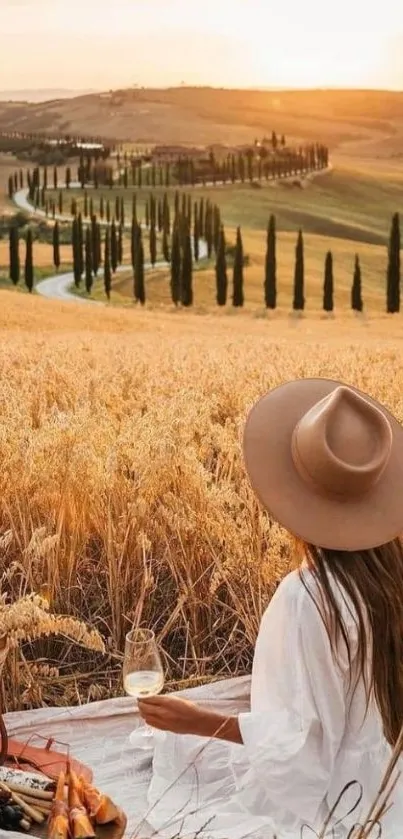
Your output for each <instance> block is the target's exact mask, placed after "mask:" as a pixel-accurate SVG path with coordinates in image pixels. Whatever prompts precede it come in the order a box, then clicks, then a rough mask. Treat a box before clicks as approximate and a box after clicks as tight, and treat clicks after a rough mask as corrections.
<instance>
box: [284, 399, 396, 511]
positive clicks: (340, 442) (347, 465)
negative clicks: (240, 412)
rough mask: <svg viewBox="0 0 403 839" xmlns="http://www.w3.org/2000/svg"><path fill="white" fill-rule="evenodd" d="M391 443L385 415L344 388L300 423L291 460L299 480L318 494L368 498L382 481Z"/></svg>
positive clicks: (295, 434)
mask: <svg viewBox="0 0 403 839" xmlns="http://www.w3.org/2000/svg"><path fill="white" fill-rule="evenodd" d="M392 439H393V435H392V428H391V425H390V423H389V421H388V419H387V418H386V416H385V415H384V414H383V413H382V411H380V410H379V409H378V408H377V407H376V406H375V405H373V404H371V403H370V402H369V401H367V400H366V399H364V398H363V397H362V396H361V395H359V394H358V393H357V392H356V391H353V390H351V389H350V388H348V387H345V386H340V387H337V388H336V389H335V390H333V392H332V393H330V394H329V395H328V396H325V398H324V399H322V400H321V401H320V402H317V403H316V404H315V405H314V406H313V407H312V408H311V409H310V410H309V411H308V412H307V413H306V414H304V416H303V417H302V418H301V420H300V421H299V423H298V425H297V426H296V427H295V429H294V432H293V435H292V443H291V445H292V458H293V461H294V465H295V468H296V469H297V472H298V474H299V476H300V478H301V479H302V480H303V481H304V482H305V483H309V484H310V485H311V486H312V487H313V488H314V489H315V490H316V491H317V492H320V493H322V494H325V495H327V496H330V497H331V496H340V495H342V496H344V497H345V498H346V499H348V498H352V497H357V496H361V495H364V494H365V493H366V492H368V490H369V489H371V487H373V486H374V485H375V484H376V482H377V481H378V480H379V478H380V477H381V475H382V473H383V471H384V469H385V467H386V465H387V463H388V461H389V458H390V454H391V449H392Z"/></svg>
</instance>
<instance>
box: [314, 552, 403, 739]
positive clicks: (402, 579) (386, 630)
mask: <svg viewBox="0 0 403 839" xmlns="http://www.w3.org/2000/svg"><path fill="white" fill-rule="evenodd" d="M303 548H304V554H305V556H306V560H307V563H308V566H309V568H310V569H311V571H313V573H314V575H315V578H316V580H317V582H318V584H319V590H320V598H319V601H318V599H317V597H316V596H315V594H314V593H313V592H312V591H311V588H310V587H309V585H308V584H307V582H306V581H305V580H304V573H303V570H302V569H301V570H300V575H301V580H302V582H303V583H304V585H305V588H306V589H307V591H308V592H309V594H310V596H311V597H312V598H313V600H314V602H315V604H316V606H317V608H318V610H319V612H320V614H321V617H322V619H323V621H324V623H325V626H326V630H327V632H328V635H329V640H330V643H331V645H332V649H333V650H335V651H336V650H337V647H338V644H339V642H340V640H341V641H342V643H344V645H345V648H346V651H347V656H348V661H349V664H350V671H352V652H351V644H350V641H349V634H348V631H347V628H346V626H345V623H344V620H343V617H342V614H341V611H340V607H339V605H338V601H337V597H336V596H335V590H334V585H332V578H333V580H335V582H336V584H337V586H338V588H339V589H341V590H342V592H343V593H344V594H345V595H346V601H347V602H349V603H350V604H351V607H352V611H353V612H354V619H355V621H356V624H357V630H358V644H357V651H356V654H355V662H354V665H355V667H356V668H357V669H355V674H356V679H357V680H358V679H359V678H360V677H361V678H362V679H363V680H364V684H365V686H366V697H367V705H368V703H369V702H370V700H371V697H372V696H374V697H375V700H376V703H377V705H378V708H379V711H380V713H381V716H382V720H383V729H384V733H385V737H386V739H387V740H388V742H389V743H390V744H391V745H392V746H394V745H395V743H396V740H397V738H398V736H399V733H400V730H401V728H402V725H403V545H402V543H401V541H400V540H399V539H395V540H394V541H393V542H389V543H388V544H387V545H382V546H381V547H379V548H373V549H371V550H364V551H355V552H349V551H335V550H328V549H325V548H317V547H315V546H314V545H309V544H304V545H303ZM368 627H369V629H370V632H368ZM368 661H370V662H372V667H371V672H370V675H369V678H368Z"/></svg>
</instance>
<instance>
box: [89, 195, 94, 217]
mask: <svg viewBox="0 0 403 839" xmlns="http://www.w3.org/2000/svg"><path fill="white" fill-rule="evenodd" d="M88 214H89V217H90V219H92V218H93V216H94V202H93V200H92V196H91V198H90V203H89V210H88Z"/></svg>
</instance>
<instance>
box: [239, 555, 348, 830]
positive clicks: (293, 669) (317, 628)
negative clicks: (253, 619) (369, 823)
mask: <svg viewBox="0 0 403 839" xmlns="http://www.w3.org/2000/svg"><path fill="white" fill-rule="evenodd" d="M339 594H340V593H339ZM345 611H346V613H347V614H348V610H345ZM349 622H350V624H351V623H352V619H351V613H350V621H349ZM351 632H352V636H353V634H354V633H353V630H351ZM352 640H353V638H352ZM353 649H354V647H353ZM347 680H348V660H347V656H346V655H341V656H340V658H338V659H337V660H335V658H334V656H333V653H332V650H331V647H330V642H329V639H328V635H327V632H326V629H325V627H324V625H323V621H322V619H321V616H320V614H319V612H318V609H317V607H316V605H315V603H314V602H313V600H312V598H311V596H310V594H309V593H308V592H307V590H306V589H305V587H304V585H303V583H302V581H301V579H300V577H299V575H298V574H297V573H295V572H294V573H293V574H291V575H289V577H287V578H286V579H285V580H284V581H283V583H282V584H281V585H280V587H279V589H278V590H277V592H276V595H275V596H274V598H273V600H272V602H271V604H270V606H269V608H268V609H267V611H266V613H265V615H264V617H263V620H262V624H261V628H260V632H259V636H258V640H257V644H256V651H255V659H254V665H253V676H252V697H251V700H252V702H251V708H252V710H251V712H250V713H246V714H240V716H239V726H240V730H241V734H242V739H243V743H244V746H245V748H246V751H247V754H248V760H249V763H250V766H251V769H252V771H253V772H254V774H256V776H257V778H256V780H257V782H258V783H259V785H260V787H262V786H264V790H265V794H266V795H267V797H268V798H269V799H270V800H271V801H273V802H275V803H276V806H278V807H281V808H283V809H284V810H286V811H288V812H290V813H292V814H293V815H295V816H298V817H300V818H302V819H304V820H306V821H307V822H308V823H310V822H312V821H313V820H314V819H315V817H316V815H317V813H318V810H319V808H320V805H321V803H322V802H323V800H324V798H325V796H326V793H327V790H328V788H329V781H330V778H331V775H332V771H333V767H334V763H335V758H336V755H337V753H338V750H339V748H340V743H341V740H342V738H343V734H344V729H345V722H346V701H345V696H346V682H347ZM340 792H341V790H340Z"/></svg>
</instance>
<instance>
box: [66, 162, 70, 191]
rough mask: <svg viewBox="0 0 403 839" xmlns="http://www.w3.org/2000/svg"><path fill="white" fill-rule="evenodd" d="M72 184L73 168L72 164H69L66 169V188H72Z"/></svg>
mask: <svg viewBox="0 0 403 839" xmlns="http://www.w3.org/2000/svg"><path fill="white" fill-rule="evenodd" d="M70 184H71V169H70V166H67V169H66V189H70Z"/></svg>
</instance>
